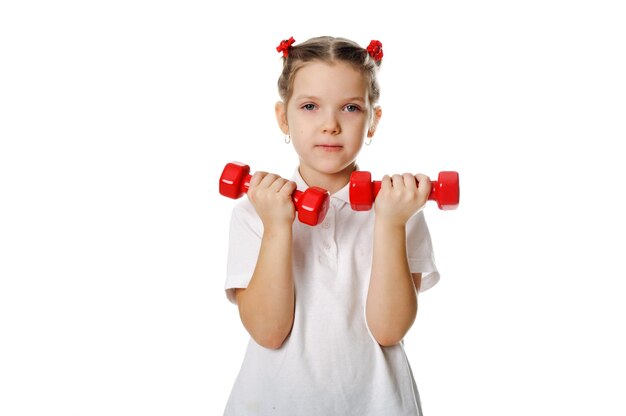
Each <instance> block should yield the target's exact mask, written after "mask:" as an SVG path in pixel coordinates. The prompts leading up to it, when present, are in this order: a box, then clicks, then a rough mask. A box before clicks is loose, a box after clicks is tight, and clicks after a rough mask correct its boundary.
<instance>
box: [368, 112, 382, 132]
mask: <svg viewBox="0 0 626 416" xmlns="http://www.w3.org/2000/svg"><path fill="white" fill-rule="evenodd" d="M382 116H383V110H382V108H380V106H379V105H377V106H376V107H374V114H373V116H372V122H371V124H370V128H369V129H368V130H367V137H369V138H372V137H374V133H376V127H378V122H379V121H380V118H381V117H382Z"/></svg>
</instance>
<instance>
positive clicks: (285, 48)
mask: <svg viewBox="0 0 626 416" xmlns="http://www.w3.org/2000/svg"><path fill="white" fill-rule="evenodd" d="M294 42H295V40H293V36H292V37H290V38H289V39H287V40H283V41H281V42H280V45H278V46H277V47H276V51H278V52H282V53H283V57H285V58H286V57H288V56H289V49H291V45H293V44H294Z"/></svg>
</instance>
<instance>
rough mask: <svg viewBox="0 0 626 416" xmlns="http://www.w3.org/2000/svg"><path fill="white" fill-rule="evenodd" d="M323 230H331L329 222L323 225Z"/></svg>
mask: <svg viewBox="0 0 626 416" xmlns="http://www.w3.org/2000/svg"><path fill="white" fill-rule="evenodd" d="M322 228H325V229H329V228H330V223H328V222H327V221H325V222H323V223H322Z"/></svg>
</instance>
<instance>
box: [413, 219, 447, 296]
mask: <svg viewBox="0 0 626 416" xmlns="http://www.w3.org/2000/svg"><path fill="white" fill-rule="evenodd" d="M406 239H407V241H406V248H407V258H408V261H409V269H410V271H411V273H421V274H422V284H421V286H420V292H423V291H425V290H428V289H430V288H431V287H433V286H434V285H435V284H437V282H438V281H439V271H438V270H437V265H436V263H435V254H434V252H433V245H432V241H431V238H430V232H429V231H428V225H426V219H425V217H424V211H420V212H418V213H417V214H415V215H414V216H412V217H411V218H410V219H409V221H408V222H407V226H406Z"/></svg>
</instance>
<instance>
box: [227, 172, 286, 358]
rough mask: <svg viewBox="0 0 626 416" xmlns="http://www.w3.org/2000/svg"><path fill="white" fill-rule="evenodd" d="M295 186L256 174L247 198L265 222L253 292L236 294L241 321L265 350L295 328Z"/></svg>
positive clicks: (252, 282)
mask: <svg viewBox="0 0 626 416" xmlns="http://www.w3.org/2000/svg"><path fill="white" fill-rule="evenodd" d="M295 187H296V186H295V183H293V182H289V181H287V180H285V179H282V178H280V177H278V176H276V175H271V174H266V173H264V172H257V173H255V174H254V176H253V177H252V179H251V180H250V187H249V189H248V192H247V193H248V198H250V201H251V202H252V204H253V205H254V207H255V209H256V211H257V213H258V214H259V217H260V218H261V220H262V221H263V237H262V240H261V248H260V251H259V257H258V259H257V263H256V267H255V269H254V273H253V274H252V278H251V280H250V283H249V284H248V287H247V288H246V289H237V291H236V297H237V305H239V315H240V316H241V321H242V323H243V325H244V327H245V328H246V330H247V331H248V333H250V336H251V337H252V338H253V339H254V340H255V341H256V342H257V343H258V344H259V345H261V346H263V347H266V348H272V349H276V348H279V347H280V346H281V345H282V344H283V342H284V341H285V339H286V338H287V336H288V335H289V333H290V332H291V327H292V325H293V314H294V306H295V295H294V283H293V272H292V264H291V243H292V224H293V220H294V218H295V208H294V204H293V201H292V199H291V194H292V193H293V191H294V190H295Z"/></svg>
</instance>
